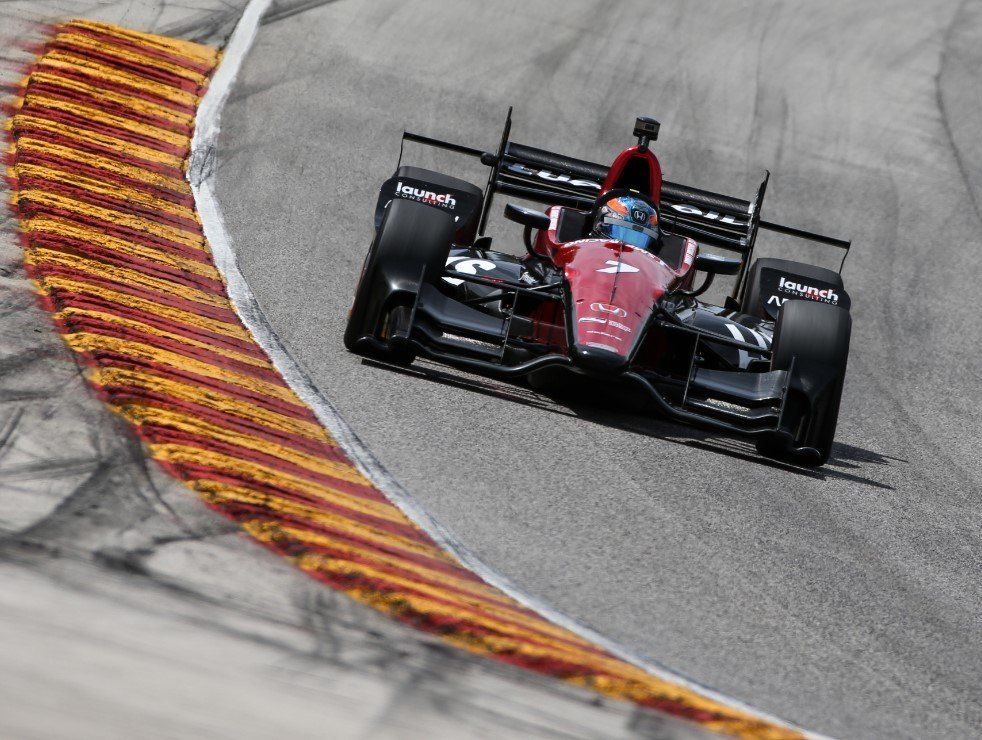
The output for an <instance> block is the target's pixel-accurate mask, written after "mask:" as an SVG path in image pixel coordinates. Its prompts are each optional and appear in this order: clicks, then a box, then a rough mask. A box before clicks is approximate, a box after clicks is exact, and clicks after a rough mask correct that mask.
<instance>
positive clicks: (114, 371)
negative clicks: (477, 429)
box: [6, 20, 802, 739]
mask: <svg viewBox="0 0 982 740" xmlns="http://www.w3.org/2000/svg"><path fill="white" fill-rule="evenodd" d="M48 33H49V34H50V37H49V40H48V43H47V44H46V45H45V46H44V47H43V48H40V49H37V50H36V53H37V54H38V59H37V60H36V61H35V63H34V65H33V66H32V67H31V68H30V69H29V70H26V72H27V75H26V77H25V78H24V79H23V80H22V82H21V84H20V86H19V87H18V88H17V89H16V90H14V91H13V94H14V99H13V101H12V102H11V103H10V105H9V107H8V111H9V112H10V113H11V118H10V120H9V121H8V122H7V134H8V142H9V145H8V149H7V153H6V165H7V178H8V180H9V182H10V184H11V207H12V211H13V214H14V216H15V217H16V218H17V220H18V222H19V225H20V235H21V240H22V244H23V248H24V263H25V266H26V269H27V270H28V273H29V274H30V276H31V278H32V280H33V281H34V284H35V286H36V289H37V293H38V296H39V299H40V301H41V303H42V305H43V306H44V307H45V308H46V309H48V310H49V311H50V312H51V314H52V318H53V321H54V325H55V327H56V329H57V330H58V331H59V332H60V333H61V335H62V336H63V338H64V339H65V341H66V343H67V344H68V346H69V347H71V349H72V350H74V351H75V352H76V353H77V354H78V357H79V359H80V360H81V362H82V363H83V364H84V365H85V366H86V367H87V368H88V371H87V379H88V381H89V383H90V384H91V385H92V387H93V388H94V389H95V391H96V393H97V394H98V395H99V396H100V397H101V398H102V399H103V400H104V401H105V402H106V403H107V404H108V405H109V407H110V408H111V409H113V410H114V411H115V412H117V413H118V414H119V415H120V416H121V417H122V418H123V419H125V420H126V421H127V422H128V423H129V424H130V426H131V427H132V428H133V430H134V431H135V432H136V434H138V435H139V436H140V438H141V439H142V440H143V442H144V443H145V448H146V450H147V452H148V454H149V455H150V456H151V457H153V458H154V459H155V460H156V461H157V462H158V463H159V464H160V465H161V466H162V467H163V468H164V469H165V470H166V471H167V472H169V473H170V474H171V475H173V476H174V477H176V478H178V479H180V480H182V481H183V482H184V483H185V484H186V485H187V486H188V487H189V488H191V489H192V490H193V491H195V492H196V493H197V495H198V496H199V497H200V498H201V500H202V501H204V502H205V503H206V504H207V505H208V506H210V507H211V508H213V509H215V510H216V511H218V512H220V513H221V514H223V515H224V516H226V517H228V518H229V519H231V520H233V521H235V522H237V523H238V524H239V525H240V526H241V527H242V529H243V531H244V532H245V533H247V534H248V535H249V536H251V537H252V538H253V539H254V540H256V541H257V542H258V543H260V544H262V545H263V546H265V547H267V548H268V549H270V550H272V551H273V552H275V553H276V554H278V555H280V556H283V557H286V558H288V559H289V560H291V561H292V562H293V563H294V564H295V565H296V566H297V567H299V568H300V569H302V570H303V571H304V572H305V573H307V574H309V575H310V576H311V577H313V578H315V579H317V580H319V581H321V582H323V583H325V584H327V585H329V586H331V587H333V588H335V589H338V590H340V591H343V592H345V593H346V594H348V595H349V596H351V597H352V598H354V599H356V600H358V601H360V602H362V603H365V604H368V605H370V606H372V607H374V608H376V609H378V610H379V611H381V612H384V613H385V614H387V615H389V616H391V617H393V618H395V619H397V620H399V621H401V622H404V623H406V624H409V625H411V626H413V627H416V628H417V629H420V630H423V631H426V632H429V633H433V634H436V635H439V636H440V637H442V638H443V639H444V640H445V641H447V642H448V643H450V644H452V645H456V646H458V647H460V648H463V649H465V650H467V651H470V652H472V653H476V654H480V655H485V656H488V657H491V658H495V659H497V660H500V661H502V662H505V663H509V664H512V665H516V666H520V667H523V668H527V669H531V670H534V671H537V672H540V673H544V674H547V675H551V676H555V677H557V678H560V679H562V680H565V681H568V682H570V683H573V684H577V685H581V686H585V687H588V688H590V689H593V690H595V691H597V692H599V693H601V694H604V695H606V696H610V697H614V698H618V699H626V700H629V701H633V702H635V703H637V704H639V705H641V706H645V707H649V708H653V709H657V710H660V711H664V712H666V713H669V714H672V715H675V716H678V717H682V718H685V719H688V720H691V721H694V722H696V723H698V724H699V725H701V726H702V727H704V728H706V729H709V730H713V731H718V732H723V733H727V734H731V735H736V736H740V737H755V738H773V739H777V738H798V737H802V734H801V733H799V732H798V731H796V730H793V729H790V728H788V727H786V726H782V725H780V724H778V723H777V722H773V721H771V720H769V719H766V718H763V717H760V716H757V715H755V714H754V713H752V712H750V711H745V710H743V709H740V708H734V707H732V706H729V705H727V704H725V703H723V702H721V701H718V700H716V699H715V698H712V697H709V696H706V695H703V694H702V693H700V692H699V691H698V690H697V689H694V688H692V687H690V686H686V685H682V684H680V683H675V682H672V681H670V680H667V679H665V678H662V677H658V676H654V675H652V674H650V673H648V672H646V671H645V670H643V669H641V668H639V667H637V666H635V665H632V664H631V663H629V662H627V661H625V660H622V659H620V658H618V657H616V656H615V655H613V654H612V653H610V652H609V651H607V650H606V649H605V648H603V647H600V646H598V645H597V644H594V643H593V642H592V641H591V640H589V639H586V638H584V637H582V636H580V635H578V634H576V633H575V632H574V631H571V630H569V629H566V628H564V627H562V626H559V625H557V624H554V623H553V622H551V621H549V620H547V619H545V618H544V617H542V616H540V615H539V614H537V613H536V612H534V611H533V610H531V609H530V608H528V607H526V606H524V605H522V604H521V603H519V602H518V601H516V600H515V599H513V598H512V597H511V596H509V595H508V594H506V593H504V592H503V591H501V590H499V589H498V588H496V587H494V586H492V585H490V584H488V583H487V582H485V581H484V580H482V578H481V577H479V576H478V575H477V574H476V573H475V572H473V571H472V570H470V569H468V568H467V567H465V566H464V565H463V564H462V563H461V562H460V561H459V560H458V559H457V558H456V557H455V556H454V555H452V554H451V553H450V552H448V551H446V550H445V549H443V548H442V547H441V546H440V545H438V544H437V542H436V541H435V540H434V539H433V538H432V537H430V536H429V535H428V534H426V533H425V532H424V531H423V530H422V529H420V527H418V526H417V525H416V524H415V523H414V522H413V521H412V520H411V519H410V518H409V517H408V516H407V515H406V514H404V513H403V511H402V510H401V509H400V508H398V507H397V506H396V505H394V504H393V503H392V502H391V501H390V500H389V499H387V498H386V496H385V495H384V494H383V493H382V492H381V491H380V490H379V489H378V488H376V487H375V486H374V485H372V483H371V482H370V481H369V480H368V479H367V478H365V476H364V475H363V474H362V473H361V472H359V469H358V467H357V466H356V464H355V463H354V462H352V460H351V459H349V457H348V456H347V455H346V454H345V453H344V452H343V451H342V450H341V449H340V447H339V445H338V443H337V442H336V441H335V440H334V439H333V438H332V437H331V435H330V434H329V433H328V432H327V430H326V429H325V427H324V426H323V425H322V424H321V423H320V422H319V421H318V419H317V417H316V416H315V414H314V413H313V411H312V410H311V409H310V408H309V407H308V406H307V405H306V404H305V403H304V402H303V401H302V400H301V399H300V398H299V397H298V396H297V395H296V394H295V393H294V391H293V390H292V389H291V388H290V386H289V385H288V384H287V383H286V382H285V380H284V379H283V377H282V376H281V375H280V374H279V372H278V371H277V369H276V367H275V365H274V364H273V363H272V362H271V361H270V360H269V358H268V357H267V355H266V353H265V352H264V351H263V349H262V348H261V347H260V346H259V345H258V343H256V342H255V340H254V339H253V338H252V336H251V335H250V334H249V332H248V330H247V329H246V328H245V327H244V326H243V324H242V322H241V321H240V319H239V317H238V315H237V314H236V312H235V310H234V307H233V305H232V304H231V302H230V300H229V297H228V295H227V290H226V287H225V284H224V282H223V280H222V277H221V274H220V272H219V271H217V270H216V269H215V265H214V263H213V260H212V257H211V252H210V249H209V245H208V243H207V241H206V239H205V236H204V234H203V231H202V227H201V222H200V219H199V217H198V214H197V212H196V210H195V206H194V199H193V195H192V192H191V188H190V185H188V183H187V182H186V181H185V180H184V173H185V172H186V171H187V168H188V160H189V156H190V152H191V141H192V137H193V135H194V112H195V111H196V110H197V108H198V106H199V104H200V103H201V99H202V97H203V95H204V93H205V90H206V89H207V86H208V83H209V79H210V77H211V75H212V74H213V73H214V71H215V69H216V68H217V65H218V63H219V61H220V53H219V52H218V51H216V50H215V49H212V48H209V47H206V46H202V45H199V44H194V43H191V42H186V41H179V40H175V39H170V38H166V37H162V36H155V35H150V34H145V33H139V32H136V31H129V30H126V29H123V28H118V27H115V26H111V25H107V24H102V23H94V22H89V21H81V20H79V21H71V22H68V23H64V24H61V25H58V26H54V27H51V28H50V29H49V30H48Z"/></svg>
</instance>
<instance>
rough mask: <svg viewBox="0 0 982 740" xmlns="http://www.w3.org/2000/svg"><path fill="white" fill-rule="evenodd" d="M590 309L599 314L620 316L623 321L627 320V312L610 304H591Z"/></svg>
mask: <svg viewBox="0 0 982 740" xmlns="http://www.w3.org/2000/svg"><path fill="white" fill-rule="evenodd" d="M590 309H591V310H593V311H596V312H597V313H611V314H614V316H620V317H621V318H622V319H624V318H627V311H625V310H624V309H623V308H621V307H620V306H612V305H611V304H609V303H591V304H590Z"/></svg>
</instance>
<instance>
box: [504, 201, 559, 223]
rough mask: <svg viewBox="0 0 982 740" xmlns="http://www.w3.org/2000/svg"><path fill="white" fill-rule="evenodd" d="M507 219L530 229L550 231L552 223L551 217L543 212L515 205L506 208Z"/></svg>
mask: <svg viewBox="0 0 982 740" xmlns="http://www.w3.org/2000/svg"><path fill="white" fill-rule="evenodd" d="M505 218H507V219H508V220H509V221H514V222H515V223H517V224H521V225H522V226H527V227H529V228H530V229H548V228H549V223H550V219H549V217H548V216H547V215H546V214H544V213H543V212H542V211H534V210H532V209H531V208H522V207H521V206H516V205H515V204H514V203H509V204H508V205H506V206H505Z"/></svg>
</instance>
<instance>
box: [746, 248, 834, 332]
mask: <svg viewBox="0 0 982 740" xmlns="http://www.w3.org/2000/svg"><path fill="white" fill-rule="evenodd" d="M765 267H767V268H770V269H772V270H780V271H782V272H788V273H790V274H792V275H797V276H799V277H803V278H815V279H816V280H821V281H823V282H826V283H831V284H832V285H834V286H835V287H837V288H840V289H843V290H844V286H843V284H842V276H841V275H840V274H839V273H837V272H836V271H835V270H829V269H827V268H825V267H816V266H815V265H808V264H805V263H804V262H795V261H793V260H781V259H775V258H772V257H762V258H761V259H757V260H754V263H753V264H752V265H751V266H750V271H749V272H748V273H747V282H746V283H744V286H743V290H742V291H741V292H740V312H741V313H745V314H749V315H751V316H756V317H757V318H760V319H769V318H770V317H769V316H768V315H767V312H765V311H764V304H763V302H762V301H761V298H760V271H761V270H762V269H764V268H765Z"/></svg>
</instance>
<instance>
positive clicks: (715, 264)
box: [695, 252, 743, 275]
mask: <svg viewBox="0 0 982 740" xmlns="http://www.w3.org/2000/svg"><path fill="white" fill-rule="evenodd" d="M742 264H743V262H742V261H741V260H738V259H734V258H732V257H723V256H722V255H719V254H710V253H709V252H702V253H700V254H698V255H696V264H695V268H696V269H697V270H702V271H703V272H708V273H711V274H713V275H736V274H737V273H738V272H740V266H741V265H742Z"/></svg>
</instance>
